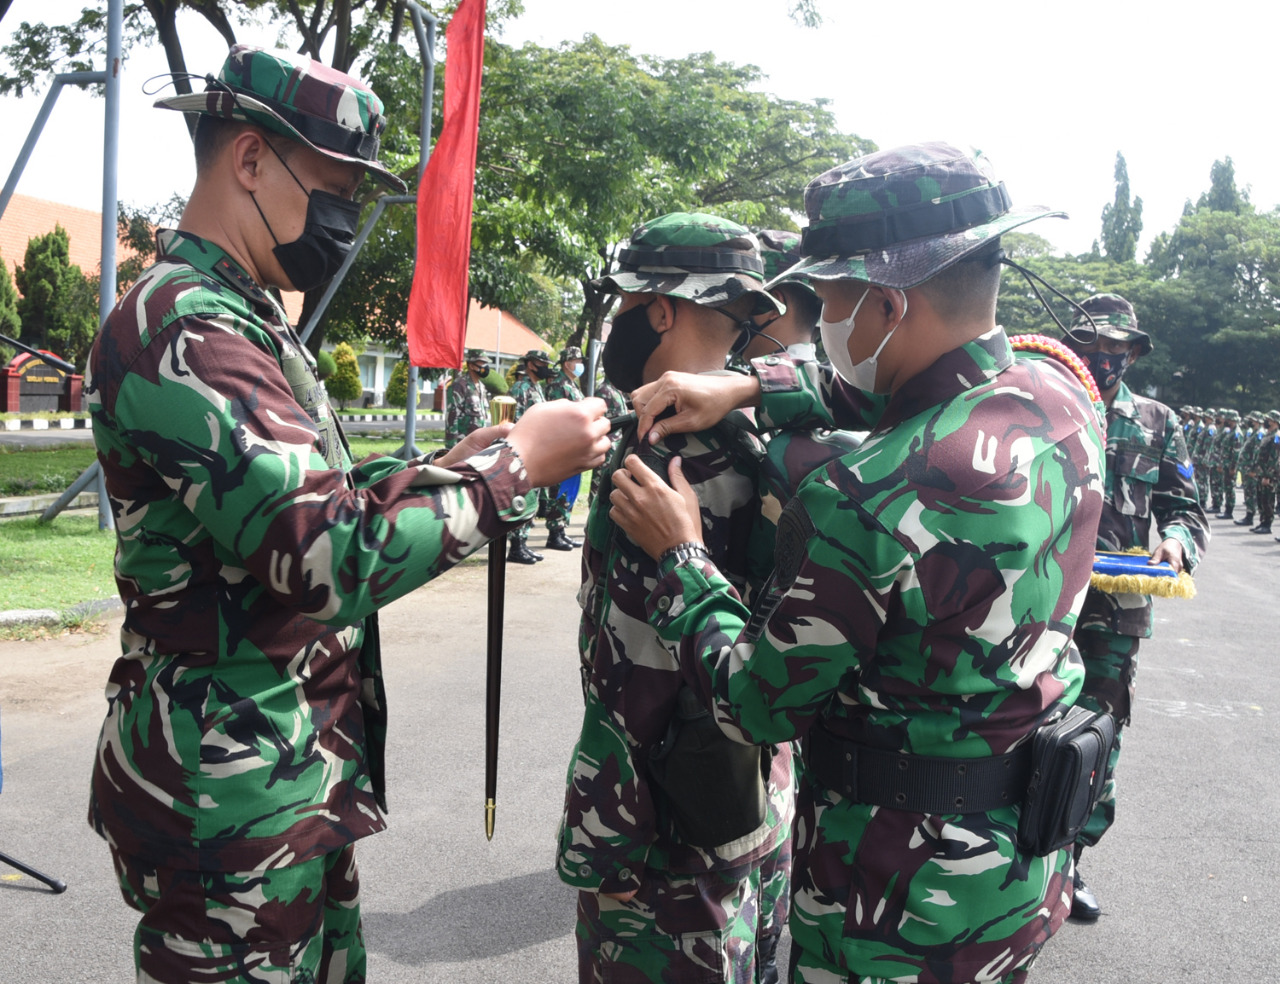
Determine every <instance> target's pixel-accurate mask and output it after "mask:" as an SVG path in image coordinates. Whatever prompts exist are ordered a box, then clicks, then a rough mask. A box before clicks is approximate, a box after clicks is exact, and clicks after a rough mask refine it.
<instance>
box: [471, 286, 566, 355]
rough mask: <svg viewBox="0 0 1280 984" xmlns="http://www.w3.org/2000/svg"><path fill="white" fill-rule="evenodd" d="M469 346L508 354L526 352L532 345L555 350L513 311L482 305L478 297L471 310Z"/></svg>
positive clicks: (472, 303)
mask: <svg viewBox="0 0 1280 984" xmlns="http://www.w3.org/2000/svg"><path fill="white" fill-rule="evenodd" d="M467 348H478V349H484V350H485V351H486V352H495V351H497V352H501V353H502V354H503V355H508V356H520V355H524V354H525V353H526V352H528V351H529V350H530V349H544V350H546V351H547V352H550V351H551V346H550V345H548V344H547V343H546V342H545V341H544V340H543V339H542V338H540V337H539V336H538V335H535V334H534V333H533V331H532V330H531V329H529V328H528V327H527V326H526V325H525V323H524V322H523V321H521V320H520V319H519V318H517V317H516V316H515V315H514V314H512V313H511V312H510V311H499V310H498V309H497V308H491V307H481V306H480V302H479V301H477V300H475V299H474V298H473V299H472V301H471V307H470V309H469V310H468V311H467Z"/></svg>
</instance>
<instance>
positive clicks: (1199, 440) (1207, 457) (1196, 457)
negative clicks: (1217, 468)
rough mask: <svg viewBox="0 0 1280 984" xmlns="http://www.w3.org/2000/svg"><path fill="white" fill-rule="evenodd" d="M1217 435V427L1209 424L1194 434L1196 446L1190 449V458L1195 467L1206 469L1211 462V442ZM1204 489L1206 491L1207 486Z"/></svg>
mask: <svg viewBox="0 0 1280 984" xmlns="http://www.w3.org/2000/svg"><path fill="white" fill-rule="evenodd" d="M1217 436H1218V428H1217V426H1216V425H1214V424H1209V425H1208V426H1207V427H1205V428H1203V429H1202V430H1201V431H1200V433H1199V434H1197V435H1196V446H1195V448H1194V449H1192V451H1191V460H1192V461H1193V462H1194V463H1195V465H1196V467H1204V468H1205V469H1208V468H1209V467H1210V466H1211V465H1212V464H1213V442H1214V440H1215V439H1216V438H1217ZM1205 491H1208V489H1207V487H1206V489H1205Z"/></svg>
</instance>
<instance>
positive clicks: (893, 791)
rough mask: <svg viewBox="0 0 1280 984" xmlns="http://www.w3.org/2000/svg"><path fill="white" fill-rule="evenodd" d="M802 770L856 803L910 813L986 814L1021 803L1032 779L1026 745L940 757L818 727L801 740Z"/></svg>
mask: <svg viewBox="0 0 1280 984" xmlns="http://www.w3.org/2000/svg"><path fill="white" fill-rule="evenodd" d="M804 760H805V766H806V768H807V769H808V771H809V773H810V774H811V775H812V776H813V777H814V778H815V779H817V781H818V782H819V783H821V784H822V785H823V786H826V787H827V788H828V789H831V790H833V791H835V792H837V793H839V794H840V795H842V796H845V797H847V798H849V799H852V800H855V801H857V802H859V803H871V804H874V805H876V806H886V807H890V808H892V809H895V810H906V811H907V812H909V813H942V814H946V813H986V812H987V811H988V810H998V809H1000V808H1002V807H1006V806H1013V805H1014V804H1015V803H1021V802H1022V801H1023V799H1024V798H1025V797H1026V793H1027V783H1028V782H1029V781H1030V778H1031V747H1030V744H1028V745H1026V746H1023V747H1021V748H1017V749H1015V750H1014V751H1012V752H1010V753H1009V754H1007V755H992V756H987V757H984V758H943V757H941V756H937V755H910V754H907V753H906V752H891V751H887V750H885V749H882V748H872V747H870V746H869V745H863V744H860V743H859V742H855V741H850V740H848V739H846V738H840V737H838V736H836V735H833V734H832V733H831V732H830V731H828V730H827V729H826V728H823V727H822V726H821V725H818V726H816V727H814V728H813V729H811V730H810V732H809V734H808V735H807V736H806V738H805V753H804Z"/></svg>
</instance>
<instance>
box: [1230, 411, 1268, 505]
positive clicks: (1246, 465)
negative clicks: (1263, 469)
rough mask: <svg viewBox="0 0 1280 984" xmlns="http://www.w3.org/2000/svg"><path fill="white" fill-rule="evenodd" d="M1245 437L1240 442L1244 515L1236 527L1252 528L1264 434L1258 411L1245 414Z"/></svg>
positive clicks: (1256, 503) (1256, 502)
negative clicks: (1260, 444)
mask: <svg viewBox="0 0 1280 984" xmlns="http://www.w3.org/2000/svg"><path fill="white" fill-rule="evenodd" d="M1244 419H1245V423H1246V425H1247V427H1246V428H1245V432H1244V437H1243V439H1242V440H1241V442H1240V460H1239V467H1240V484H1241V487H1242V488H1243V489H1244V515H1243V516H1241V517H1240V518H1239V519H1237V520H1236V521H1235V525H1236V526H1252V525H1253V514H1254V513H1255V512H1257V510H1258V472H1257V470H1256V464H1255V463H1256V462H1257V458H1258V445H1259V441H1258V437H1259V436H1260V435H1261V433H1262V430H1263V428H1262V416H1261V415H1260V414H1259V413H1258V412H1257V411H1256V410H1250V411H1249V412H1248V413H1247V414H1245V418H1244Z"/></svg>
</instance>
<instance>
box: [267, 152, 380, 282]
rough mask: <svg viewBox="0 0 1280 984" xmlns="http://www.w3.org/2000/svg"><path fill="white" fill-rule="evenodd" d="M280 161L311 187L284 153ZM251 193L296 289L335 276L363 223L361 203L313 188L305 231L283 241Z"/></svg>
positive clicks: (294, 175) (278, 154) (275, 251)
mask: <svg viewBox="0 0 1280 984" xmlns="http://www.w3.org/2000/svg"><path fill="white" fill-rule="evenodd" d="M267 146H269V147H270V146H271V145H270V144H268V145H267ZM271 150H272V152H273V153H275V155H276V156H277V157H280V153H279V151H277V150H276V149H275V148H274V147H271ZM280 163H281V164H284V169H285V170H286V171H288V172H289V176H290V177H291V178H293V180H294V181H296V182H297V184H298V187H299V188H301V189H302V190H303V191H307V189H306V186H305V185H304V184H303V183H302V182H301V181H298V176H297V175H296V174H294V173H293V169H292V168H291V167H289V165H288V164H287V163H285V160H284V158H283V157H280ZM250 196H251V197H253V205H254V208H256V209H257V210H258V214H259V215H261V216H262V221H263V222H265V223H266V226H267V232H270V233H271V238H272V239H275V242H276V245H275V248H274V249H273V250H272V251H271V252H272V253H273V254H274V255H275V258H276V260H277V261H278V262H279V264H280V269H281V270H283V271H284V275H285V276H286V277H288V278H289V283H291V284H293V288H294V290H303V291H305V290H311V289H312V288H314V287H319V286H320V285H321V284H324V283H328V282H329V281H330V280H332V279H333V278H334V275H335V274H336V273H337V272H338V270H339V269H341V267H342V263H343V261H344V260H346V258H347V254H348V253H350V252H351V244H352V242H353V241H354V240H355V238H356V231H357V229H359V227H360V206H359V205H358V204H357V203H356V202H353V201H349V200H348V199H346V198H343V197H342V196H341V195H335V194H333V193H332V192H328V191H321V190H320V189H318V188H317V189H316V190H314V191H309V192H307V221H306V224H305V225H304V226H303V228H302V235H301V236H299V237H298V238H297V239H295V240H294V241H293V242H291V243H282V242H280V240H278V239H276V234H275V232H274V231H273V230H272V228H271V223H270V222H267V217H266V216H265V215H263V213H262V208H261V206H259V205H258V199H257V197H256V196H253V193H252V192H250Z"/></svg>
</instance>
